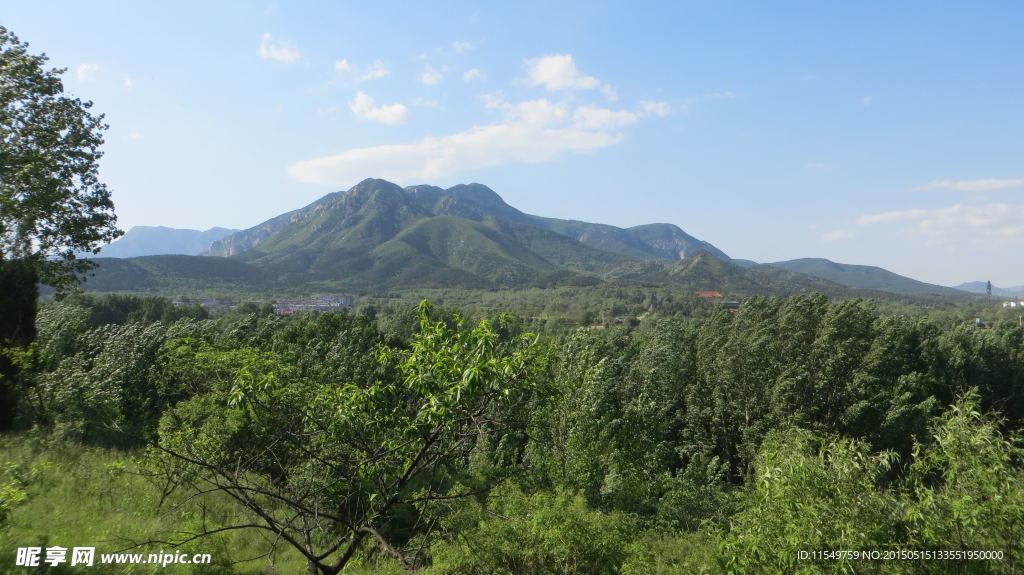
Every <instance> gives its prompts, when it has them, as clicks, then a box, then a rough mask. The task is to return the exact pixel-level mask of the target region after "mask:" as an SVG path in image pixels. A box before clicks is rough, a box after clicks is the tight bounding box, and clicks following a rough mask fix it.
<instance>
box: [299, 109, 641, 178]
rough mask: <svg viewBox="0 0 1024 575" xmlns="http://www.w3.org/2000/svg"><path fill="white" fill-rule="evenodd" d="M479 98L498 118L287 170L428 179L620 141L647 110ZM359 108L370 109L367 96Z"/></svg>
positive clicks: (303, 175)
mask: <svg viewBox="0 0 1024 575" xmlns="http://www.w3.org/2000/svg"><path fill="white" fill-rule="evenodd" d="M483 99H484V103H485V105H486V106H487V107H488V108H491V109H495V110H500V111H501V112H503V115H504V119H503V121H501V122H500V123H494V124H488V125H483V126H474V127H472V128H470V129H468V130H465V131H462V132H458V133H455V134H450V135H447V136H442V137H436V138H435V137H428V138H424V139H423V140H420V141H418V142H413V143H407V144H391V145H383V146H372V147H365V148H352V149H349V150H345V151H343V152H341V153H338V154H334V155H330V156H325V157H321V158H314V159H311V160H307V161H304V162H299V163H297V164H294V165H292V166H290V167H289V168H288V171H289V173H290V174H291V175H292V177H294V178H295V179H297V180H299V181H302V182H307V183H316V184H324V185H331V186H342V187H343V186H348V185H352V184H353V183H355V182H358V181H360V180H362V179H364V178H366V177H369V176H370V175H373V176H374V177H382V178H387V179H390V180H394V181H397V182H410V181H432V180H433V181H436V180H437V179H440V178H444V177H447V176H451V175H453V174H461V173H464V172H466V171H469V170H475V169H480V168H486V167H490V166H498V165H504V164H512V163H536V162H546V161H550V160H554V159H556V158H559V157H561V156H563V155H565V154H580V153H587V152H591V151H593V150H598V149H601V148H607V147H609V146H613V145H615V144H617V143H618V142H620V141H621V140H622V137H623V135H622V133H620V132H619V131H618V128H622V127H625V126H628V125H631V124H633V123H635V122H637V121H638V120H639V119H640V118H643V117H646V116H650V115H654V114H655V112H654V109H653V108H652V109H649V110H644V109H643V108H640V109H637V110H633V111H626V110H608V109H603V108H596V107H593V106H581V107H579V108H576V109H574V110H570V109H568V108H566V107H565V106H564V105H561V104H557V103H554V102H551V101H549V100H547V99H545V98H541V99H537V100H530V101H526V102H518V103H510V102H507V101H506V100H505V99H504V98H503V97H502V96H501V94H485V95H484V96H483ZM366 107H368V108H373V106H372V100H371V101H370V104H369V105H368V106H366Z"/></svg>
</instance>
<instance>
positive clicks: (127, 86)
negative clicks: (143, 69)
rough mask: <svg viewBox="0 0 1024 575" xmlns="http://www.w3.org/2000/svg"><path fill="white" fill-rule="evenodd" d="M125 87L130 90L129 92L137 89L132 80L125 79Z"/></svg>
mask: <svg viewBox="0 0 1024 575" xmlns="http://www.w3.org/2000/svg"><path fill="white" fill-rule="evenodd" d="M124 87H125V88H128V89H129V90H131V89H132V88H134V87H135V82H133V81H132V79H131V78H125V79H124Z"/></svg>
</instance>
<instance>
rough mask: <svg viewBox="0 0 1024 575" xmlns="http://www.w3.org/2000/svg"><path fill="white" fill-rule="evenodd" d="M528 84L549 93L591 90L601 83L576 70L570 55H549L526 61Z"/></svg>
mask: <svg viewBox="0 0 1024 575" xmlns="http://www.w3.org/2000/svg"><path fill="white" fill-rule="evenodd" d="M526 69H527V73H529V75H530V78H529V82H530V84H531V85H533V86H544V87H545V88H547V89H548V90H550V91H557V90H593V89H595V88H598V87H600V86H601V82H600V81H599V80H598V79H597V78H595V77H593V76H585V75H584V74H583V73H582V72H580V71H579V69H577V68H576V64H575V62H573V60H572V54H549V55H547V56H542V57H540V58H534V59H532V60H527V61H526Z"/></svg>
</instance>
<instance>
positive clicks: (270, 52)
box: [259, 32, 302, 62]
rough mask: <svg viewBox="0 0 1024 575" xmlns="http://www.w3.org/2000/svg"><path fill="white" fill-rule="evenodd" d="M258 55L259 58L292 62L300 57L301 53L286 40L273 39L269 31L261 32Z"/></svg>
mask: <svg viewBox="0 0 1024 575" xmlns="http://www.w3.org/2000/svg"><path fill="white" fill-rule="evenodd" d="M259 55H260V58H264V59H266V60H274V61H275V62H294V61H296V60H298V59H299V58H301V57H302V54H301V53H299V51H298V50H296V49H295V48H294V47H293V46H292V45H291V44H289V43H288V42H287V41H285V40H274V38H273V36H271V35H270V32H266V33H265V34H263V40H262V41H261V42H260V49H259Z"/></svg>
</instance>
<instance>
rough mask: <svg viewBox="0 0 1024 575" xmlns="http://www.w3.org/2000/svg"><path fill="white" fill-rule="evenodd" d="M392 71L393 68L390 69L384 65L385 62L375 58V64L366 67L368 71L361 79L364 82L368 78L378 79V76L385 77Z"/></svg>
mask: <svg viewBox="0 0 1024 575" xmlns="http://www.w3.org/2000/svg"><path fill="white" fill-rule="evenodd" d="M390 73H391V70H388V69H387V67H386V66H384V62H381V61H380V60H374V61H373V64H370V65H369V66H367V67H366V73H365V74H363V75H362V76H360V77H359V79H360V80H361V81H364V82H365V81H367V80H376V79H377V78H383V77H384V76H387V75H388V74H390Z"/></svg>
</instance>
